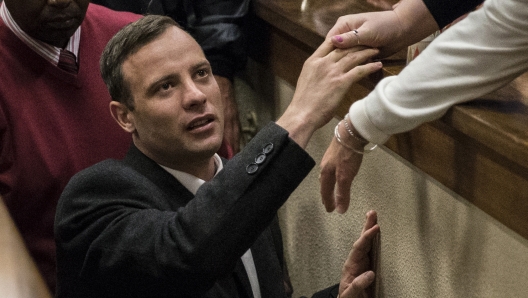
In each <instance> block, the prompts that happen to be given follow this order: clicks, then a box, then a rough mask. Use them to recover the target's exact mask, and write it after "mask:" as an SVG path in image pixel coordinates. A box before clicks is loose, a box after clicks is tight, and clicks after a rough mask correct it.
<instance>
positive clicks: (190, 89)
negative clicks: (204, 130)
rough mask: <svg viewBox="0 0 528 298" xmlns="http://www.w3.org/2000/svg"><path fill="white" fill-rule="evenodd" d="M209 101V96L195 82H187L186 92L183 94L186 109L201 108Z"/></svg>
mask: <svg viewBox="0 0 528 298" xmlns="http://www.w3.org/2000/svg"><path fill="white" fill-rule="evenodd" d="M206 101H207V96H206V95H205V93H203V92H202V90H201V89H200V88H199V86H197V85H196V83H195V82H194V81H192V80H191V81H190V82H187V83H186V84H185V91H184V94H183V107H184V109H187V110H189V109H195V108H198V107H201V106H203V105H204V104H205V102H206Z"/></svg>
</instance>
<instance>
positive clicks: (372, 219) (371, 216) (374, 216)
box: [361, 210, 378, 234]
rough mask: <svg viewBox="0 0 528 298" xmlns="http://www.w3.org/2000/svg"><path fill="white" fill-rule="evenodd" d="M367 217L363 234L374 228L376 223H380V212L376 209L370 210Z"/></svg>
mask: <svg viewBox="0 0 528 298" xmlns="http://www.w3.org/2000/svg"><path fill="white" fill-rule="evenodd" d="M365 217H366V220H365V224H364V225H363V231H362V232H361V234H363V233H365V232H366V231H367V230H369V229H370V228H372V227H373V226H374V225H375V224H376V223H378V213H377V212H376V211H374V210H370V211H369V212H367V214H366V215H365Z"/></svg>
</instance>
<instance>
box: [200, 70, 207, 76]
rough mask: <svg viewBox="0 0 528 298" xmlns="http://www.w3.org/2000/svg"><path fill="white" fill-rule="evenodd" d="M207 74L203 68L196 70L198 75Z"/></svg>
mask: <svg viewBox="0 0 528 298" xmlns="http://www.w3.org/2000/svg"><path fill="white" fill-rule="evenodd" d="M207 74H208V72H207V70H205V69H200V70H198V76H200V77H205V76H207Z"/></svg>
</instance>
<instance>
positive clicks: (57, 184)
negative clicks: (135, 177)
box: [0, 0, 140, 292]
mask: <svg viewBox="0 0 528 298" xmlns="http://www.w3.org/2000/svg"><path fill="white" fill-rule="evenodd" d="M1 5H2V6H3V7H2V9H1V13H0V16H1V18H0V65H2V71H0V194H1V196H2V197H3V199H4V201H5V204H6V206H7V207H8V209H9V212H10V214H11V216H12V218H13V220H14V221H15V223H16V225H17V227H18V229H19V231H20V233H21V235H22V237H23V239H24V241H25V243H26V245H27V247H28V249H29V252H30V253H31V255H32V257H33V258H34V260H35V261H36V263H37V266H38V268H39V270H40V272H41V273H42V275H43V277H44V278H45V280H46V282H47V284H48V286H49V288H50V290H51V292H54V290H55V283H56V261H55V242H54V236H53V222H54V217H55V209H56V203H57V201H58V199H59V196H60V194H61V192H62V190H63V188H64V186H65V185H66V184H67V182H68V181H69V179H70V178H71V177H72V176H73V175H74V174H75V173H77V172H78V171H80V170H82V169H84V168H86V167H88V166H91V165H93V164H95V163H97V162H99V161H102V160H104V159H107V158H122V157H124V155H125V153H126V151H127V149H128V147H129V146H130V143H131V138H130V135H128V134H127V133H125V132H124V131H123V130H122V129H120V128H119V127H117V126H116V125H115V123H114V120H113V119H112V118H111V117H110V114H109V113H108V104H109V102H110V100H111V99H110V95H109V94H108V90H107V89H106V87H105V85H104V83H103V80H102V78H101V75H100V73H99V58H100V56H101V53H102V51H103V48H104V46H105V45H106V43H107V42H108V40H110V38H111V37H112V36H113V35H114V34H115V33H116V32H117V31H118V30H119V29H121V28H122V27H123V26H124V25H126V24H128V23H130V22H132V21H135V20H136V19H138V18H139V17H140V16H139V15H135V14H132V13H125V12H115V11H112V10H109V9H107V8H104V7H102V6H97V5H93V4H89V0H55V1H46V0H4V3H2V4H1ZM13 24H14V25H13ZM79 26H80V28H81V32H80V36H79V35H78V33H79V32H77V29H78V28H79ZM15 32H17V34H15ZM20 32H23V33H25V34H27V36H26V35H24V34H23V35H20ZM75 32H77V35H75V34H74V33H75ZM72 36H74V37H73V38H72ZM75 38H78V40H77V42H78V53H77V54H78V55H77V65H78V72H77V74H72V73H68V72H67V71H64V70H62V69H60V68H59V67H58V66H57V63H56V62H55V63H54V62H53V59H51V58H50V57H49V55H46V54H42V53H41V50H42V48H45V49H51V50H50V51H51V52H53V50H56V51H59V50H60V49H62V48H64V47H67V46H69V44H70V43H73V42H75V40H74V39H75ZM38 42H41V44H40V45H39V44H38ZM35 44H37V45H36V46H35ZM35 47H36V48H35Z"/></svg>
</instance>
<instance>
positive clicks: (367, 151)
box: [338, 114, 378, 154]
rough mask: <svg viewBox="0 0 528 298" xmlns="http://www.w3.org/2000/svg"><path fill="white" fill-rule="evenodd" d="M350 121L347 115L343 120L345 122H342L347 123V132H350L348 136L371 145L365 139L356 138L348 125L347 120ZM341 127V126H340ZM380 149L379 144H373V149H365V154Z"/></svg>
mask: <svg viewBox="0 0 528 298" xmlns="http://www.w3.org/2000/svg"><path fill="white" fill-rule="evenodd" d="M347 118H348V119H350V117H349V116H348V114H346V115H345V117H344V118H343V120H341V121H342V122H344V123H345V129H346V131H348V134H349V135H350V136H351V137H353V138H354V139H356V140H357V141H360V142H366V143H369V141H367V140H365V139H364V138H362V137H360V136H356V135H355V134H354V132H353V131H352V129H351V128H350V126H349V125H348V122H347V121H346V119H347ZM339 123H341V122H339ZM338 125H339V124H338ZM377 147H378V145H377V144H373V145H372V147H370V148H366V149H364V153H365V154H367V153H370V152H372V151H373V150H374V149H376V148H377Z"/></svg>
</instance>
